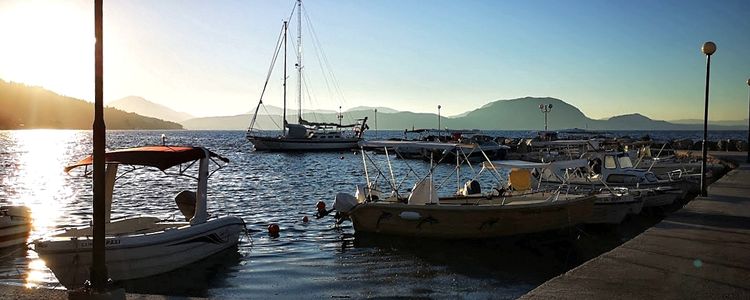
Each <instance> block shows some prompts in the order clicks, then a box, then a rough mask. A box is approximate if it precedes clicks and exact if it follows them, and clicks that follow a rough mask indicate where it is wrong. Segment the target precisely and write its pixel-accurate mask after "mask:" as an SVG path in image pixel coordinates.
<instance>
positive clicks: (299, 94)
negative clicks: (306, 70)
mask: <svg viewBox="0 0 750 300" xmlns="http://www.w3.org/2000/svg"><path fill="white" fill-rule="evenodd" d="M297 103H298V105H299V116H298V118H299V119H300V120H302V0H297Z"/></svg>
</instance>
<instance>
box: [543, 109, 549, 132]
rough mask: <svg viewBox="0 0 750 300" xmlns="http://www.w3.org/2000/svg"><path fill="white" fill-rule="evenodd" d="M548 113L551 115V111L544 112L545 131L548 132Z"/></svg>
mask: <svg viewBox="0 0 750 300" xmlns="http://www.w3.org/2000/svg"><path fill="white" fill-rule="evenodd" d="M547 113H549V111H547V110H545V111H544V131H547Z"/></svg>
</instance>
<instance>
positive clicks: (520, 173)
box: [508, 169, 531, 191]
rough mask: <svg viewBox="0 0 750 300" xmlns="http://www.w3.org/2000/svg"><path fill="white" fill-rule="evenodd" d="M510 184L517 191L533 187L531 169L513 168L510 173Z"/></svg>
mask: <svg viewBox="0 0 750 300" xmlns="http://www.w3.org/2000/svg"><path fill="white" fill-rule="evenodd" d="M508 185H509V186H510V188H512V189H513V190H515V191H527V190H530V189H531V171H529V170H527V169H512V170H511V171H510V175H508Z"/></svg>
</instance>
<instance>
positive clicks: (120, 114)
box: [0, 80, 182, 129]
mask: <svg viewBox="0 0 750 300" xmlns="http://www.w3.org/2000/svg"><path fill="white" fill-rule="evenodd" d="M0 107H2V109H0V129H32V128H51V129H91V126H92V124H93V121H94V104H93V103H91V102H86V101H83V100H80V99H75V98H71V97H66V96H61V95H58V94H56V93H54V92H52V91H49V90H46V89H43V88H41V87H32V86H27V85H24V84H20V83H14V82H6V81H3V80H0ZM104 120H105V122H106V125H107V129H182V126H181V125H180V124H177V123H173V122H166V121H162V120H159V119H156V118H149V117H144V116H141V115H138V114H135V113H128V112H124V111H122V110H119V109H115V108H105V109H104Z"/></svg>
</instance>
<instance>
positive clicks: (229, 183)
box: [0, 130, 744, 298]
mask: <svg viewBox="0 0 750 300" xmlns="http://www.w3.org/2000/svg"><path fill="white" fill-rule="evenodd" d="M162 133H166V135H167V139H168V144H172V145H196V146H205V147H208V148H209V149H211V150H212V151H214V152H217V153H219V154H221V155H223V156H225V157H227V158H229V159H230V163H229V164H228V165H227V166H226V167H225V168H224V169H222V170H220V171H218V172H217V173H215V174H214V175H213V176H212V177H211V179H210V180H209V195H208V196H209V212H210V213H212V214H214V215H221V214H233V215H237V216H240V217H242V218H243V219H244V220H245V222H247V224H248V227H249V229H250V234H249V235H248V236H247V237H246V238H244V239H243V240H242V241H241V243H240V245H239V246H238V247H237V248H236V249H230V250H229V251H226V252H225V253H222V255H217V256H214V257H212V258H210V259H208V260H206V261H203V262H201V263H199V264H198V265H196V266H194V267H188V268H183V269H180V270H178V271H175V272H172V273H170V274H166V275H164V276H160V277H159V278H158V279H149V280H140V281H136V282H132V283H129V284H128V289H129V290H131V291H136V292H144V293H167V294H180V295H191V296H208V297H220V298H245V297H253V298H266V297H271V296H282V297H295V298H331V297H334V298H338V297H343V298H346V297H352V298H359V297H380V296H385V297H390V296H410V297H421V296H424V297H431V298H446V297H447V298H455V297H468V298H515V297H518V296H520V295H522V294H524V293H525V292H527V291H529V290H531V289H533V288H534V287H535V286H537V285H539V284H540V283H542V282H544V281H546V280H547V279H549V278H551V277H554V276H556V275H557V274H559V273H561V272H564V271H566V270H568V269H570V268H571V267H574V266H575V265H576V264H578V263H580V261H582V260H584V259H587V258H589V257H591V256H593V255H596V254H597V253H599V252H601V251H604V250H606V249H607V247H611V246H612V245H614V244H617V243H619V242H621V239H623V238H622V237H621V236H623V235H632V234H635V233H625V234H620V233H617V234H615V235H614V237H613V236H611V235H610V236H607V237H606V238H602V241H595V244H596V246H595V247H593V248H594V249H593V251H592V250H591V247H589V248H587V249H584V250H581V248H582V247H581V244H585V243H587V242H590V241H585V238H584V241H583V242H580V240H581V238H580V237H581V234H579V233H575V232H573V233H572V234H568V235H566V236H567V237H566V238H563V239H562V240H561V239H560V237H559V235H556V236H555V237H550V238H548V237H536V238H534V239H526V240H524V239H521V240H512V241H511V240H498V241H459V242H445V241H433V240H419V241H414V240H409V239H393V238H377V237H370V236H359V235H357V236H356V237H355V236H354V230H353V229H352V227H351V223H350V222H345V223H343V224H342V225H341V226H339V227H337V226H335V225H334V221H333V219H332V218H331V217H325V218H322V219H316V218H315V217H313V214H314V212H315V204H316V203H317V202H318V201H321V200H322V201H325V202H327V203H328V205H329V206H330V205H331V204H332V202H333V196H334V195H335V194H336V193H338V192H353V189H354V185H355V184H358V183H363V182H364V178H363V176H362V174H363V168H362V157H361V155H359V154H357V153H353V152H340V153H313V154H278V153H257V152H252V151H251V145H250V144H249V143H247V142H246V141H245V139H244V132H242V131H169V132H163V131H114V132H108V136H107V146H108V148H109V149H118V148H125V147H135V146H143V145H149V144H160V143H161V134H162ZM369 134H370V136H374V135H375V133H374V132H372V131H371V132H369ZM377 134H378V135H380V137H389V136H399V135H400V133H399V132H383V131H381V132H378V133H377ZM494 134H497V135H503V136H507V137H515V136H528V135H529V132H518V131H516V132H494ZM629 134H630V135H631V136H636V135H637V134H639V133H637V132H636V133H629ZM641 134H642V133H641ZM649 134H651V136H652V137H658V136H659V135H658V134H659V133H658V132H656V134H655V133H653V132H652V133H649ZM695 134H696V133H694V132H677V133H675V132H664V133H662V135H663V136H664V138H665V139H666V138H679V137H686V138H692V135H695ZM735 135H736V136H737V137H736V138H741V137H742V135H744V132H737V133H719V135H718V136H717V138H735V137H734V136H735ZM698 136H700V134H699V133H698ZM725 136H726V137H725ZM90 149H91V133H90V132H88V131H64V130H28V131H0V203H2V204H24V205H27V206H29V207H31V209H32V212H33V217H34V231H33V232H32V235H31V239H36V238H41V237H43V236H45V235H49V234H50V233H52V232H53V231H55V230H59V229H60V228H62V227H68V226H76V225H82V224H87V223H89V222H90V221H91V197H92V195H91V179H90V178H86V177H82V176H76V175H75V174H74V175H68V174H65V173H64V172H63V167H64V166H65V165H67V164H70V163H72V162H75V161H76V160H77V159H80V158H82V157H83V156H85V155H87V154H88V153H90ZM408 167H410V168H413V169H415V170H417V171H419V172H424V170H426V169H427V168H429V164H428V163H425V162H419V161H409V162H403V161H394V168H395V169H396V170H395V172H396V173H397V174H403V173H405V172H406V170H407V169H408ZM451 170H452V169H451V167H450V166H441V167H440V168H439V169H438V171H439V172H440V171H442V173H445V174H447V173H450V172H451ZM464 171H466V170H464ZM397 176H398V175H397ZM454 181H455V180H454ZM186 187H189V188H190V189H194V188H195V182H194V181H193V180H192V179H187V178H184V177H174V176H166V175H164V174H163V173H161V172H160V171H147V170H140V171H138V172H132V173H129V174H127V175H125V176H123V177H122V178H120V179H119V180H118V181H117V184H116V186H115V195H114V203H113V208H112V211H113V218H118V217H126V216H136V215H156V216H159V217H162V218H165V219H169V218H178V217H180V214H179V212H178V210H177V207H176V206H175V205H174V201H173V197H174V195H176V194H177V193H178V192H179V191H181V190H184V189H186ZM453 189H455V183H454V184H453V185H451V184H446V185H445V186H444V187H443V188H442V189H441V192H451V191H452V190H453ZM304 216H308V217H309V218H310V222H309V223H303V222H302V218H303V217H304ZM647 222H648V221H647ZM270 223H277V224H279V226H280V227H281V235H280V236H279V237H277V238H272V237H269V236H268V235H267V234H266V230H265V229H266V227H267V226H268V224H270ZM584 236H589V235H584ZM569 240H572V241H569ZM576 240H578V241H576ZM613 243H614V244H613ZM583 248H585V247H583ZM0 281H2V282H4V283H9V284H17V285H25V286H29V287H56V288H62V287H60V286H59V284H58V283H57V280H56V279H55V277H54V274H52V272H51V271H49V270H48V269H47V268H46V267H45V266H44V262H43V261H41V260H40V259H38V257H37V255H36V253H34V252H33V251H31V250H28V251H27V250H25V248H22V247H19V248H14V249H5V250H2V251H0ZM154 283H156V284H154Z"/></svg>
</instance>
